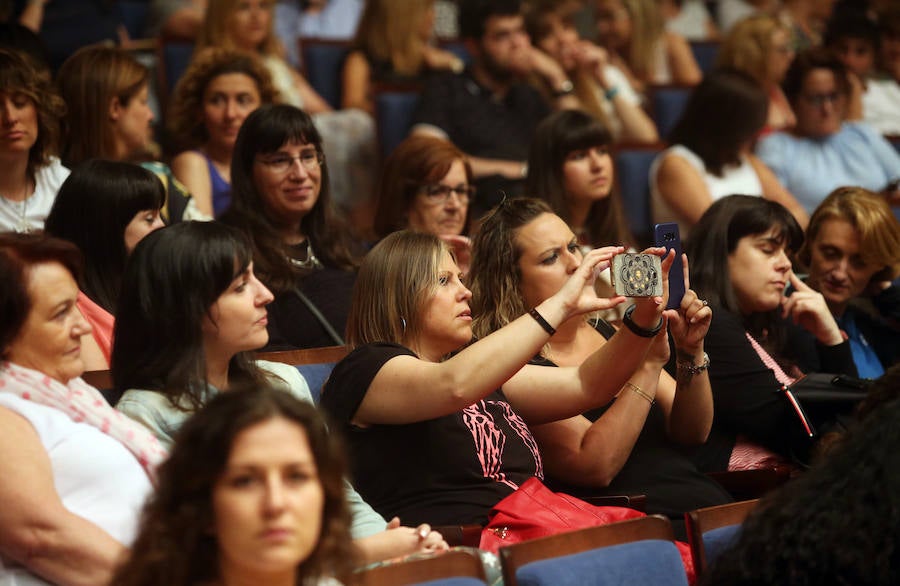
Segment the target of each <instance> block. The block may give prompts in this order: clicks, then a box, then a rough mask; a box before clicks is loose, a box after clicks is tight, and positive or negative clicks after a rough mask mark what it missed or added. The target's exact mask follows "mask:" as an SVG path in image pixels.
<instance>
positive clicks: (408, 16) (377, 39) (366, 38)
mask: <svg viewBox="0 0 900 586" xmlns="http://www.w3.org/2000/svg"><path fill="white" fill-rule="evenodd" d="M433 7H434V0H368V1H367V2H366V5H365V8H364V9H363V13H362V16H361V17H360V19H359V25H358V27H357V29H356V37H355V38H354V41H353V42H354V45H355V46H356V47H357V48H358V49H360V50H362V51H364V52H365V53H366V54H368V55H369V56H371V57H373V58H375V59H380V60H385V61H390V63H391V66H392V67H393V69H394V71H395V72H397V73H399V74H404V75H415V74H417V73H419V71H421V69H422V66H423V64H424V62H425V57H424V48H425V41H424V40H422V38H421V37H420V36H419V28H420V27H421V25H422V20H423V19H424V18H425V14H426V13H427V12H428V11H429V10H432V9H433Z"/></svg>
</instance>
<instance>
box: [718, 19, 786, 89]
mask: <svg viewBox="0 0 900 586" xmlns="http://www.w3.org/2000/svg"><path fill="white" fill-rule="evenodd" d="M779 30H781V31H785V32H787V28H785V26H784V25H783V24H782V23H781V22H779V20H778V19H777V18H775V17H773V16H769V15H766V14H759V15H755V16H749V17H747V18H744V19H742V20H740V21H738V22H737V24H735V25H734V27H733V28H732V29H731V31H729V33H728V36H726V37H725V39H724V40H723V41H722V45H721V47H720V49H719V57H718V60H717V62H716V66H717V67H728V68H731V69H737V70H738V71H743V72H744V73H746V74H747V75H750V76H751V77H753V79H755V80H756V81H757V82H759V84H760V85H763V86H766V85H769V84H770V83H772V81H771V80H770V79H769V55H770V54H771V53H772V50H773V45H774V43H773V42H772V35H773V34H774V33H775V32H776V31H779Z"/></svg>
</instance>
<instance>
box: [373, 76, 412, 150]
mask: <svg viewBox="0 0 900 586" xmlns="http://www.w3.org/2000/svg"><path fill="white" fill-rule="evenodd" d="M418 103H419V92H418V91H414V90H408V91H405V90H404V91H381V92H377V93H376V94H375V124H376V126H377V129H378V143H379V145H380V146H381V156H382V158H386V157H387V156H388V155H389V154H391V152H392V151H393V150H394V149H395V148H396V147H397V145H398V144H400V142H401V141H402V140H403V139H404V138H406V135H407V134H409V129H410V127H411V126H412V121H413V114H414V113H415V110H416V105H417V104H418Z"/></svg>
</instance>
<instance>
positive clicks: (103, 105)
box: [56, 45, 150, 167]
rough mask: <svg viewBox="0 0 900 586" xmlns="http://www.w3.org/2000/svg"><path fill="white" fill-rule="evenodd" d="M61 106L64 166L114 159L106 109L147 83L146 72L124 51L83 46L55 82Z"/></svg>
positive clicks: (127, 100)
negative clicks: (94, 159) (63, 106)
mask: <svg viewBox="0 0 900 586" xmlns="http://www.w3.org/2000/svg"><path fill="white" fill-rule="evenodd" d="M56 80H57V84H58V86H59V93H60V95H61V96H62V98H63V100H64V101H65V103H66V107H67V112H66V116H65V118H64V128H65V140H64V141H63V144H64V145H65V150H64V152H63V162H64V163H65V164H66V166H69V167H71V166H73V165H77V164H78V163H80V162H82V161H84V160H87V159H93V158H105V159H115V158H116V142H115V136H114V134H113V125H112V124H111V123H110V120H109V109H110V106H111V105H112V102H113V99H114V98H117V99H118V100H119V103H121V104H122V105H123V106H127V105H128V102H129V101H130V100H131V98H133V97H134V96H135V94H137V93H138V92H139V91H140V90H141V89H142V88H143V87H144V86H146V85H147V84H148V83H149V81H150V73H149V71H148V70H147V68H146V67H145V66H144V65H142V64H141V63H140V62H138V61H137V60H136V59H135V58H134V57H132V56H131V55H130V54H129V53H128V52H126V51H123V50H121V49H116V48H114V47H101V46H96V45H94V46H90V47H83V48H82V49H79V50H78V51H76V52H75V54H74V55H72V56H71V57H69V58H68V59H66V61H65V63H63V64H62V67H60V69H59V73H58V74H57V77H56Z"/></svg>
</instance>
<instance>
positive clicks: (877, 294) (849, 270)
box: [798, 187, 900, 378]
mask: <svg viewBox="0 0 900 586" xmlns="http://www.w3.org/2000/svg"><path fill="white" fill-rule="evenodd" d="M798 259H799V260H800V262H801V263H803V264H804V265H806V266H807V267H808V268H809V278H808V279H807V284H808V285H810V286H811V287H812V288H813V289H816V290H817V291H819V292H820V293H822V296H823V297H825V302H826V303H827V304H828V308H829V309H830V310H831V314H832V315H833V316H834V318H835V319H836V320H837V322H838V325H839V326H840V327H841V330H843V331H844V332H845V333H846V334H847V336H848V337H849V340H850V349H851V350H852V351H853V361H854V362H855V363H856V369H857V371H859V375H860V376H862V377H865V378H877V377H879V376H881V375H882V374H883V373H884V371H885V370H886V369H887V368H889V367H890V366H891V365H892V364H894V363H895V362H896V361H897V358H898V357H900V329H898V326H897V324H900V288H898V287H897V286H895V285H893V284H892V283H891V281H893V280H894V279H895V278H896V277H897V275H898V274H900V225H898V224H897V220H896V218H894V214H893V213H892V212H891V208H890V206H888V204H887V202H886V201H885V199H884V197H883V196H880V195H878V194H876V193H873V192H871V191H869V190H867V189H863V188H861V187H841V188H838V189H836V190H835V191H833V192H831V194H830V195H829V196H828V197H827V198H825V200H824V201H823V202H822V203H821V204H820V205H819V207H818V208H816V211H815V212H813V215H812V218H810V221H809V228H808V229H807V232H806V240H805V241H804V243H803V246H802V247H801V248H800V251H799V252H798Z"/></svg>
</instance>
